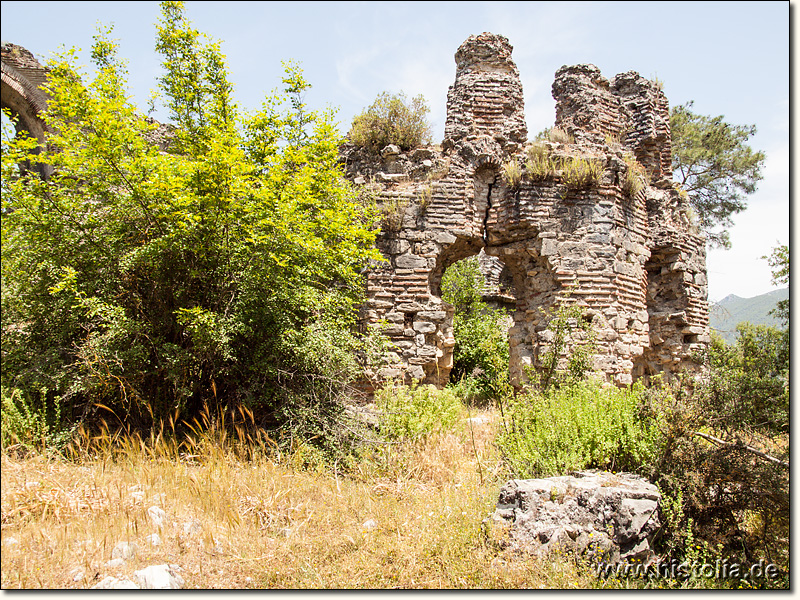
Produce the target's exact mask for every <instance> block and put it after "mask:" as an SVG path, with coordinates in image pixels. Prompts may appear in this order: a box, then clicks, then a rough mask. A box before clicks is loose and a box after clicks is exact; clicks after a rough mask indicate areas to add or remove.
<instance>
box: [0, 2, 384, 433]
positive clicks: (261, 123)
mask: <svg viewBox="0 0 800 600" xmlns="http://www.w3.org/2000/svg"><path fill="white" fill-rule="evenodd" d="M157 49H158V51H159V52H160V53H161V55H162V57H163V67H164V75H163V76H162V77H161V79H160V84H161V92H162V94H163V98H164V101H165V103H166V105H167V107H168V108H169V111H170V115H171V120H172V124H173V125H174V127H173V128H172V129H170V133H169V134H168V135H167V139H166V146H167V147H166V151H160V149H159V146H158V145H157V143H156V142H155V141H153V138H154V134H155V132H154V131H153V127H154V126H153V125H151V124H150V123H148V121H146V120H145V119H143V118H142V117H141V116H140V115H139V114H138V113H137V112H136V110H135V108H134V107H133V106H132V105H131V104H130V102H129V100H128V97H127V95H126V93H125V85H126V81H125V66H124V63H123V62H121V61H120V60H119V58H118V57H117V55H116V46H115V44H114V43H113V42H112V41H111V40H110V39H109V37H108V35H107V32H101V33H99V34H98V36H96V38H95V44H94V46H93V49H92V59H93V62H94V66H95V69H96V74H95V76H94V79H90V77H89V76H88V75H87V74H86V73H81V72H80V71H79V70H78V67H77V66H76V65H75V64H74V56H73V55H72V54H71V53H66V54H64V55H62V56H60V57H59V58H57V59H56V60H55V61H53V62H52V63H51V64H50V68H51V76H50V78H49V80H48V87H49V91H50V94H51V95H52V98H53V100H52V103H51V104H50V107H49V109H48V111H47V113H46V114H45V115H44V118H45V120H46V122H47V123H48V125H49V128H50V130H51V131H53V132H54V133H52V134H50V135H49V137H48V140H47V147H46V148H44V151H43V152H41V153H39V154H36V156H35V157H33V158H32V160H34V161H39V162H47V163H49V164H52V165H53V167H54V168H55V174H54V175H53V176H52V177H51V178H49V179H48V180H39V179H37V178H36V177H35V174H33V173H30V172H28V173H20V172H19V169H18V168H17V165H18V164H20V163H22V162H24V160H25V159H26V158H27V157H28V153H29V152H33V151H34V144H33V143H32V142H31V140H27V139H25V138H17V139H10V140H5V141H4V144H5V148H4V153H3V221H2V227H3V238H2V243H3V263H2V264H3V267H2V268H3V294H2V303H3V304H2V319H3V339H2V352H3V375H2V377H3V387H4V389H5V390H6V392H4V393H7V394H9V395H16V396H17V397H18V398H19V399H20V400H22V401H24V402H25V403H26V404H28V405H35V406H38V407H39V408H43V407H44V406H46V405H47V406H49V405H53V404H55V405H58V406H59V407H60V410H61V414H60V416H61V418H62V419H64V420H66V422H70V423H72V422H75V421H76V420H83V419H86V418H89V417H90V416H91V415H93V414H94V413H96V412H97V411H100V414H99V415H98V416H100V417H102V418H103V419H105V420H109V421H114V422H116V423H119V424H122V425H124V426H126V427H130V428H132V429H140V428H145V429H146V428H149V427H158V425H159V423H161V422H162V421H165V420H168V419H171V420H172V421H174V422H176V423H179V422H181V421H184V420H188V419H191V418H192V417H193V416H194V415H196V414H197V413H198V411H199V409H200V408H201V407H202V406H203V405H204V404H208V405H210V406H212V407H214V408H216V407H218V406H224V407H227V408H228V410H232V411H233V410H236V409H237V407H239V406H242V407H245V408H247V409H248V410H251V411H253V412H254V413H255V414H256V415H257V420H258V424H259V426H262V427H266V428H267V429H270V430H273V435H274V436H275V437H277V438H279V439H281V440H282V443H283V442H286V443H288V441H289V440H290V439H291V437H292V436H293V435H296V434H298V433H300V432H301V430H305V431H304V432H303V433H304V434H305V435H308V436H309V437H315V436H316V437H315V439H317V440H318V441H319V442H320V443H326V444H337V443H339V442H341V439H339V440H338V441H336V442H335V441H334V440H335V439H338V437H339V436H338V434H336V432H334V431H333V430H332V429H331V428H332V427H334V426H335V423H336V419H337V415H338V414H340V413H341V411H342V410H343V405H342V400H343V399H344V398H345V397H346V394H347V385H348V383H349V382H350V381H352V380H353V378H354V377H355V376H356V375H357V365H356V363H355V361H354V359H353V356H354V351H355V350H357V349H358V348H359V345H360V344H361V341H360V340H359V339H358V338H356V337H355V336H354V335H353V334H352V333H351V331H353V325H354V322H355V321H354V319H355V312H356V309H357V307H358V305H359V303H360V301H361V298H362V286H361V275H360V274H359V272H360V270H361V269H363V267H364V266H365V265H366V264H367V261H369V260H370V259H376V258H379V255H378V254H377V251H376V250H375V249H374V247H373V242H374V237H375V233H376V228H375V227H374V222H375V211H374V209H373V208H372V207H371V206H369V205H365V204H364V203H362V202H361V201H360V200H359V198H358V197H357V195H356V194H355V192H354V191H353V189H352V187H351V186H350V185H349V184H348V183H347V182H346V181H345V180H344V179H343V177H342V175H341V172H340V170H339V167H338V166H337V157H338V154H337V151H338V146H339V143H340V137H339V136H338V134H337V132H336V130H335V127H334V124H333V121H332V115H331V114H330V113H321V112H316V111H313V110H310V109H309V108H308V107H307V106H306V105H305V104H304V103H303V101H302V97H303V95H304V93H305V91H306V90H307V89H308V88H309V87H310V85H309V84H308V82H306V81H305V79H304V78H303V76H302V73H301V72H300V71H299V70H298V69H297V68H296V67H295V66H293V65H291V64H287V65H286V75H285V77H284V79H283V84H284V90H283V91H280V92H275V93H274V94H272V95H270V96H268V97H267V98H266V99H265V101H264V104H263V105H262V107H261V108H260V109H259V110H257V111H255V112H252V113H246V112H244V111H243V110H241V109H240V108H239V107H238V106H237V104H236V102H235V100H234V99H233V97H232V95H231V85H230V84H229V82H228V78H227V73H226V68H225V59H224V56H223V55H222V54H221V52H220V47H219V44H218V43H217V42H214V41H211V40H206V39H205V38H204V37H203V36H202V35H201V34H200V33H199V32H197V31H196V30H194V29H193V28H192V26H191V24H190V23H189V22H188V20H187V19H186V17H185V15H184V13H183V7H182V5H181V4H180V3H172V2H166V3H164V4H163V16H162V20H161V22H160V24H159V27H158V41H157ZM95 420H96V419H95Z"/></svg>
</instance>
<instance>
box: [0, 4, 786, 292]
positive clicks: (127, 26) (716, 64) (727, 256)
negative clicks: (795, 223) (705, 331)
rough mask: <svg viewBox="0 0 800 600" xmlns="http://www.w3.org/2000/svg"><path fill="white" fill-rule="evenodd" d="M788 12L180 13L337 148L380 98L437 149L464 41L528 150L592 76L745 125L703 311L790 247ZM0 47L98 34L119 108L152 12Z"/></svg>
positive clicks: (265, 9) (95, 14)
mask: <svg viewBox="0 0 800 600" xmlns="http://www.w3.org/2000/svg"><path fill="white" fill-rule="evenodd" d="M789 6H790V5H789V2H763V1H762V2H730V3H727V2H726V3H722V2H619V3H617V2H459V3H454V2H419V3H418V2H385V3H383V2H319V3H317V2H188V3H187V8H188V14H189V17H190V18H191V19H192V21H193V22H194V25H195V26H196V27H197V28H198V29H199V30H200V31H203V32H205V33H207V34H209V35H210V36H212V37H214V38H216V39H219V40H222V41H223V42H224V43H223V51H224V52H225V54H226V55H227V57H228V62H229V65H230V69H231V78H232V81H233V82H234V84H235V86H236V97H237V100H238V101H239V102H240V104H241V105H242V106H243V107H245V108H253V109H254V108H257V107H258V106H259V104H260V102H261V99H262V98H263V96H264V94H266V93H268V92H269V91H270V90H272V89H274V88H276V87H279V86H280V79H281V75H282V67H281V61H283V60H295V61H297V62H299V63H300V65H301V66H302V68H303V69H304V72H305V75H306V78H307V79H308V80H309V81H310V83H311V84H312V85H313V88H312V89H311V90H310V91H309V92H308V93H307V95H306V101H307V103H308V104H309V105H311V106H312V107H313V108H323V107H325V106H328V105H329V106H332V107H336V108H338V110H339V112H338V118H339V121H340V123H341V124H342V126H341V128H342V130H343V132H346V129H347V128H348V126H349V123H350V122H351V120H352V118H353V116H354V115H355V114H357V113H359V112H360V111H361V110H363V109H364V108H365V107H366V106H368V105H369V104H370V103H371V102H372V101H373V100H374V98H375V97H376V96H377V95H378V93H380V92H382V91H384V90H386V91H390V92H399V91H404V92H405V93H406V94H407V95H409V96H414V95H416V94H423V95H424V96H425V97H426V98H427V100H428V103H429V104H430V106H431V115H430V116H431V120H432V122H433V124H434V141H441V138H442V136H443V133H444V118H445V102H446V94H447V88H448V86H449V85H451V84H452V83H453V79H454V77H455V62H454V60H453V54H454V53H455V51H456V49H457V48H458V46H459V45H460V44H461V43H462V42H463V41H464V40H465V39H466V38H467V37H469V35H472V34H477V33H481V32H483V31H490V32H492V33H498V34H502V35H504V36H506V37H507V38H508V39H509V41H510V42H511V44H512V45H513V46H514V53H513V58H514V61H515V62H516V64H517V67H518V68H519V71H520V76H521V79H522V84H523V88H524V90H525V110H526V115H527V120H528V131H529V135H530V136H533V135H535V134H536V133H537V132H538V131H540V130H542V129H544V128H545V127H549V126H551V125H552V123H553V121H554V119H555V104H554V101H553V98H552V96H551V93H550V89H551V85H552V82H553V77H554V74H555V72H556V70H557V69H558V68H559V67H561V66H562V65H565V64H578V63H592V64H595V65H597V66H598V67H599V68H600V69H601V70H602V72H603V74H604V75H605V76H606V77H609V78H611V77H613V76H614V75H615V74H617V73H622V72H625V71H629V70H634V71H638V72H639V73H641V74H642V75H643V76H645V77H648V78H655V77H657V78H658V79H659V80H661V81H662V82H663V83H664V92H665V93H666V95H667V98H668V99H669V101H670V104H671V105H677V104H683V103H685V102H687V101H689V100H694V110H695V112H698V113H701V114H709V115H720V114H721V115H724V116H725V118H726V120H728V121H729V122H731V123H735V124H755V125H756V126H757V127H758V133H757V135H756V136H754V137H753V138H752V139H751V145H752V146H753V147H754V148H755V149H757V150H763V151H764V152H766V154H767V161H766V166H765V169H764V176H765V177H764V180H763V181H762V182H761V183H760V185H759V190H758V192H756V194H754V195H753V196H751V197H750V200H749V208H748V210H747V211H746V212H744V213H741V214H739V215H738V216H737V217H735V226H734V228H733V229H731V240H732V242H733V248H732V249H731V250H727V251H723V250H711V251H710V252H709V255H708V271H709V299H711V300H720V299H722V298H723V297H724V296H726V295H727V294H731V293H733V294H736V295H738V296H742V297H750V296H755V295H758V294H761V293H764V292H767V291H770V290H772V289H775V288H774V287H773V286H772V284H771V281H770V270H769V267H768V265H767V263H766V261H764V260H761V259H760V257H761V256H763V255H764V254H768V253H769V252H770V251H771V249H772V248H773V247H774V246H776V245H777V244H778V243H779V242H780V243H788V242H789ZM0 7H1V8H2V19H1V20H0V30H1V31H0V37H2V41H4V42H13V43H16V44H20V45H22V46H24V47H26V48H27V49H28V50H30V51H32V52H34V54H36V55H37V56H39V57H40V60H41V59H46V58H49V57H50V56H52V54H53V53H54V52H56V51H58V50H59V49H60V48H62V47H63V48H70V47H78V48H81V49H83V51H84V54H83V57H84V61H83V62H84V64H88V58H87V55H86V51H87V50H88V49H89V47H90V46H91V42H92V35H93V34H94V33H95V32H96V25H97V23H103V24H111V23H113V24H114V27H115V29H114V34H113V37H115V38H118V39H119V40H120V53H121V55H122V56H123V57H124V58H125V59H127V60H128V61H129V72H130V80H129V81H130V87H131V93H132V95H133V97H134V98H135V100H136V101H137V103H138V104H139V105H140V106H142V107H144V106H146V101H147V98H148V97H149V94H150V90H151V89H154V88H155V87H156V78H157V77H158V74H159V59H158V56H157V55H156V54H155V51H154V43H155V25H154V24H155V22H156V21H157V20H158V16H159V7H158V3H157V2H2V3H0Z"/></svg>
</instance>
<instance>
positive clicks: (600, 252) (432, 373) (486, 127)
mask: <svg viewBox="0 0 800 600" xmlns="http://www.w3.org/2000/svg"><path fill="white" fill-rule="evenodd" d="M455 59H456V77H455V82H454V84H453V85H452V86H451V88H450V90H449V92H448V96H447V121H446V124H445V139H444V141H443V143H442V145H441V149H438V148H424V149H418V150H415V151H413V152H411V153H410V154H408V155H405V154H401V153H399V149H391V148H389V149H388V150H387V151H386V152H384V153H383V156H381V157H372V158H371V159H370V157H367V156H365V155H364V153H363V151H360V150H358V149H355V148H352V147H350V148H347V149H345V151H344V153H343V156H344V161H345V164H346V166H347V169H348V173H349V175H350V176H351V177H352V179H353V180H354V181H355V182H356V183H359V184H362V185H363V186H364V187H365V189H369V190H371V192H372V193H374V194H376V195H377V196H378V197H379V199H380V200H381V201H382V202H383V204H384V206H385V207H389V208H388V209H387V212H388V216H387V219H386V222H385V227H384V231H383V232H382V234H381V236H380V237H379V240H378V246H379V248H380V250H381V252H382V253H383V255H384V257H385V258H386V262H383V263H379V264H376V265H375V266H374V268H373V269H371V271H370V272H369V275H368V283H367V295H368V300H367V303H366V306H365V307H364V310H363V312H362V317H363V323H364V326H368V327H384V332H385V333H386V334H387V335H388V336H389V337H390V338H391V340H392V342H393V343H394V344H395V346H396V348H397V351H396V353H395V354H394V355H393V356H392V359H393V364H391V365H390V366H389V367H387V368H385V369H383V371H382V372H380V373H376V374H375V375H376V379H380V378H388V377H405V378H406V380H411V379H419V380H422V381H424V382H427V383H433V384H435V385H440V386H441V385H444V384H445V383H446V382H447V380H448V376H449V372H450V369H451V366H452V347H453V344H454V340H453V334H452V326H451V324H452V307H450V306H449V305H447V304H446V303H444V302H442V300H441V299H440V297H439V296H440V294H441V290H440V283H441V276H442V273H443V272H444V270H445V269H446V268H447V267H448V266H450V265H451V264H453V263H454V262H456V261H458V260H461V259H463V258H466V257H468V256H472V255H475V254H478V253H479V252H481V250H482V251H483V252H482V253H481V258H480V262H481V268H482V270H483V271H484V273H485V274H486V275H487V286H488V289H487V292H488V293H489V295H491V294H492V293H500V294H506V295H507V296H508V297H510V298H512V299H513V301H514V303H515V305H514V311H513V319H514V325H513V327H512V328H511V329H510V331H509V343H510V356H511V376H512V380H514V381H515V382H517V383H518V382H519V381H521V380H523V379H524V377H525V375H524V366H525V365H531V366H533V367H536V366H541V362H542V358H543V355H544V352H545V351H546V350H547V347H548V343H549V342H550V337H549V332H548V331H546V326H547V324H548V322H549V318H550V317H549V315H548V309H550V308H552V307H554V306H555V305H557V304H559V303H572V302H577V303H579V304H581V305H583V306H584V307H585V308H586V315H587V317H588V318H591V319H593V323H594V328H595V331H596V333H597V346H598V348H597V353H596V356H595V359H594V367H595V369H597V370H598V371H600V372H602V373H605V374H606V376H607V377H608V379H609V380H611V381H614V382H616V383H618V384H628V383H631V382H632V381H633V380H634V379H635V378H639V377H648V376H650V375H653V374H655V373H658V372H662V371H663V372H666V373H667V374H674V373H676V372H679V371H681V370H685V369H690V370H691V369H693V368H695V367H696V366H697V365H694V363H693V362H692V360H691V354H692V352H693V351H694V350H697V349H699V348H702V347H703V346H704V345H705V344H706V343H707V342H708V341H709V335H708V307H707V302H706V295H707V290H706V279H705V239H704V237H703V236H702V235H701V234H700V233H699V232H698V231H697V229H696V228H695V227H694V225H693V224H692V222H691V220H690V217H689V214H690V213H689V211H688V210H687V209H688V203H687V201H686V198H682V197H681V196H680V194H679V193H678V191H677V190H676V189H675V187H674V186H673V184H672V181H671V167H670V163H671V155H670V134H669V108H668V103H667V100H666V98H665V97H664V94H663V93H662V92H661V90H660V87H659V86H658V85H657V84H655V83H653V82H651V81H648V80H646V79H644V78H642V77H641V76H639V75H638V74H637V73H634V72H629V73H624V74H622V75H618V76H616V77H615V78H613V79H612V80H610V81H609V80H607V79H606V78H605V77H603V76H602V75H601V74H600V72H599V70H598V69H597V68H596V67H594V66H592V65H578V66H572V67H563V68H561V69H559V71H558V72H557V73H556V79H555V82H554V84H553V96H554V98H555V99H556V123H555V125H556V126H557V127H559V128H560V129H562V130H564V131H565V132H567V133H568V134H571V136H572V138H573V140H574V141H571V142H569V143H553V142H545V143H544V144H545V145H546V146H547V149H548V152H549V153H550V154H551V155H552V156H553V157H556V158H558V159H559V160H560V161H561V164H565V163H566V162H567V161H569V160H570V157H582V158H585V159H589V160H594V161H597V162H599V164H600V165H601V166H602V175H601V177H600V178H599V180H598V181H597V182H595V183H594V184H592V185H590V186H588V187H580V186H577V187H576V186H574V185H568V182H567V179H566V177H565V176H564V173H563V171H556V172H554V173H553V174H552V175H551V176H549V177H544V178H542V177H533V176H532V173H529V172H528V171H527V169H523V178H522V180H521V181H520V182H519V183H518V184H516V185H513V186H512V185H510V184H509V183H507V182H506V181H505V179H504V178H503V176H502V168H503V165H504V164H505V163H507V162H509V161H511V160H516V161H518V162H519V163H520V164H524V163H525V150H526V138H527V131H526V126H525V119H524V106H523V95H522V86H521V83H520V80H519V74H518V71H517V68H516V66H515V65H514V63H513V61H512V60H511V45H510V44H509V43H508V40H506V39H505V38H504V37H502V36H497V35H492V34H488V33H484V34H482V35H479V36H472V37H470V38H469V39H468V40H467V41H466V42H464V44H463V45H462V46H461V47H460V48H459V49H458V51H457V52H456V55H455ZM395 150H396V152H395ZM626 155H628V156H633V157H635V158H636V159H637V160H638V162H639V163H640V164H641V165H643V167H644V168H645V170H646V172H647V174H648V176H649V182H648V184H647V185H645V186H644V188H643V189H642V190H640V191H639V192H638V193H636V194H634V195H633V197H631V196H630V195H628V194H626V192H625V188H624V185H623V181H624V178H625V175H626V173H627V170H628V169H629V168H630V167H629V166H628V165H629V160H630V159H628V161H626ZM398 165H400V166H403V167H402V168H398ZM501 273H502V281H503V288H504V289H502V290H501V289H500V280H501ZM507 288H511V289H507ZM578 343H580V342H578Z"/></svg>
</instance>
